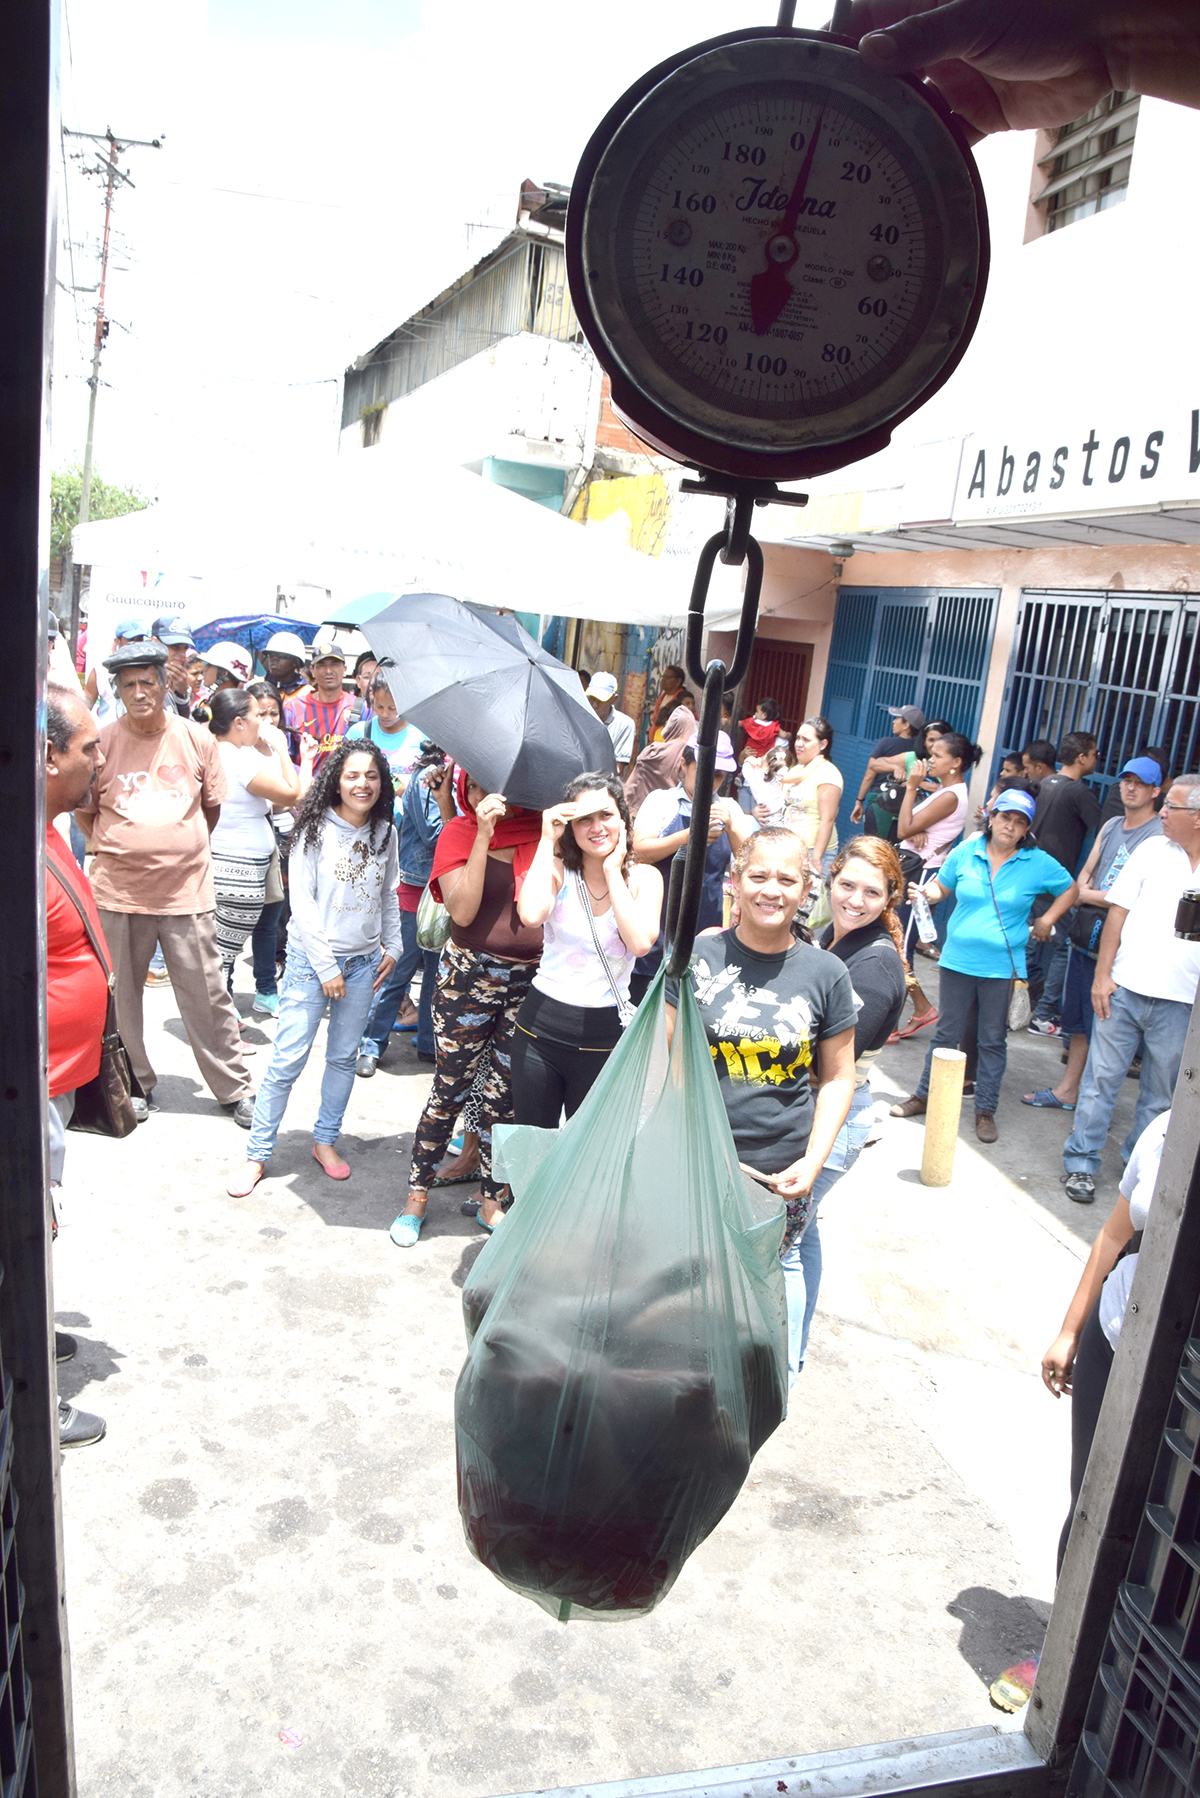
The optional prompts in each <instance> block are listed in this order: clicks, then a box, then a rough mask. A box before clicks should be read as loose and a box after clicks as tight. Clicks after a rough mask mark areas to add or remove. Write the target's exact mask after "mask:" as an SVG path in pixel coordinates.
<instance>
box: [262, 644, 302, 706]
mask: <svg viewBox="0 0 1200 1798" xmlns="http://www.w3.org/2000/svg"><path fill="white" fill-rule="evenodd" d="M262 659H263V667H264V668H265V669H266V671H267V679H268V680H269V681H271V682H272V683H273V684H274V685H275V686H276V687H277V688H278V690H279V695H280V697H281V698H282V699H302V698H303V697H304V695H305V694H306V693H311V692H312V688H311V687H310V686H309V684H308V681H307V680H306V679H305V677H304V664H305V663H306V662H307V660H308V649H307V648H306V646H305V643H304V640H303V638H302V637H298V636H297V635H296V633H295V631H276V632H275V635H274V636H273V637H271V638H269V639H268V642H267V647H266V648H265V649H264V650H263V657H262Z"/></svg>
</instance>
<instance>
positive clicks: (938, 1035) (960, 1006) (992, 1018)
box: [916, 967, 1012, 1113]
mask: <svg viewBox="0 0 1200 1798" xmlns="http://www.w3.org/2000/svg"><path fill="white" fill-rule="evenodd" d="M1011 985H1012V981H1011V980H1007V979H1006V980H992V979H985V978H984V977H983V976H982V975H979V974H956V973H955V971H954V969H953V968H945V967H944V968H942V969H941V971H940V973H939V975H938V1021H937V1029H936V1030H935V1031H934V1035H933V1041H932V1042H931V1043H930V1045H929V1053H928V1054H927V1055H926V1057H925V1066H924V1068H923V1070H922V1073H921V1078H920V1081H919V1082H918V1085H917V1090H916V1097H917V1098H919V1099H923V1098H925V1097H926V1095H927V1094H928V1092H929V1071H930V1069H931V1068H932V1066H933V1051H934V1050H935V1049H957V1048H958V1045H959V1044H960V1043H961V1041H962V1039H963V1033H964V1032H965V1030H966V1028H967V1020H968V1018H969V1017H970V1013H971V1006H972V1004H973V1003H974V1002H975V1000H976V999H978V1001H979V1025H978V1042H979V1050H978V1054H979V1065H978V1067H977V1068H976V1071H975V1110H976V1112H980V1111H990V1112H993V1113H994V1112H995V1110H996V1107H997V1106H998V1105H999V1103H1000V1082H1001V1081H1002V1080H1003V1079H1004V1070H1005V1068H1006V1067H1007V1066H1008V994H1009V988H1010V987H1011Z"/></svg>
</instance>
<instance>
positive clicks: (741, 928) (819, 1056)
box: [666, 827, 857, 1371]
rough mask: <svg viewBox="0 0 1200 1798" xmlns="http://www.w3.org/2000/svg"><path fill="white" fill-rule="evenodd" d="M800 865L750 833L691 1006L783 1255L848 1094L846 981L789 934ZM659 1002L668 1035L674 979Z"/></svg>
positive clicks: (776, 836) (831, 960)
mask: <svg viewBox="0 0 1200 1798" xmlns="http://www.w3.org/2000/svg"><path fill="white" fill-rule="evenodd" d="M806 867H807V855H806V851H805V847H804V844H803V843H802V842H801V841H800V838H799V837H798V836H796V835H795V834H794V833H793V832H792V831H790V830H784V829H782V828H778V827H768V828H767V829H765V830H760V831H758V832H757V833H756V834H755V835H754V836H752V837H751V838H750V840H749V842H748V843H747V844H746V845H745V847H744V848H743V849H742V850H741V851H740V853H739V855H738V857H737V860H736V862H735V863H734V900H735V903H736V904H737V905H738V907H739V909H740V914H741V915H740V918H739V921H738V923H737V924H736V925H734V926H733V927H732V928H730V929H729V930H723V931H721V932H720V933H719V934H717V935H713V936H701V937H698V938H697V940H696V955H695V973H694V979H695V992H696V999H697V1002H698V1004H699V1007H700V1015H701V1017H702V1018H703V1020H704V1028H705V1031H706V1033H707V1035H708V1041H709V1045H710V1047H711V1049H712V1054H713V1064H714V1066H715V1068H716V1073H717V1084H718V1085H719V1087H720V1089H721V1097H722V1098H723V1099H724V1101H725V1110H726V1113H727V1115H728V1118H729V1126H730V1129H731V1130H732V1132H733V1140H734V1144H735V1146H736V1148H737V1153H738V1159H739V1161H741V1162H742V1163H743V1165H744V1166H745V1167H746V1168H748V1169H752V1170H753V1171H754V1172H755V1173H756V1174H758V1175H760V1176H763V1177H764V1178H765V1181H766V1184H767V1185H769V1186H771V1187H773V1188H774V1190H775V1191H776V1192H778V1193H779V1194H780V1195H781V1196H782V1197H783V1198H784V1199H785V1200H786V1201H787V1212H788V1218H787V1227H786V1230H785V1232H784V1238H783V1252H784V1253H786V1251H787V1250H788V1249H789V1248H790V1246H791V1244H792V1243H793V1242H794V1241H795V1240H796V1238H797V1237H798V1236H799V1235H800V1233H801V1232H802V1230H803V1229H804V1225H805V1221H806V1219H807V1216H808V1207H809V1199H810V1195H811V1193H812V1188H813V1182H814V1181H815V1180H816V1178H817V1175H818V1174H819V1173H820V1171H821V1169H822V1167H823V1166H824V1164H825V1160H826V1157H827V1156H828V1154H829V1152H830V1150H831V1149H832V1148H833V1144H834V1140H835V1139H836V1137H837V1133H838V1131H839V1130H840V1129H841V1127H842V1124H843V1123H844V1121H845V1118H846V1114H847V1112H848V1111H849V1109H850V1102H851V1100H852V1098H853V1097H854V1026H855V1021H856V1018H857V1006H856V1004H855V998H854V989H853V987H852V985H851V982H850V975H849V974H848V973H847V971H846V968H845V967H844V965H843V964H842V962H840V961H839V960H838V958H837V957H836V956H833V955H826V954H825V953H824V952H823V951H822V950H820V949H817V948H815V947H814V946H813V945H812V944H811V943H803V942H797V941H796V939H795V938H794V937H793V935H792V919H793V918H794V917H795V915H796V911H797V908H798V907H799V905H800V903H801V901H802V900H803V898H804V895H805V893H806V891H807V890H808V877H807V873H806V871H805V870H806ZM666 997H667V1022H668V1028H669V1029H670V1028H671V1027H673V1025H674V1019H675V1012H674V1005H675V1002H676V1000H677V998H678V985H677V983H676V982H673V981H668V982H667V989H666ZM814 1061H815V1063H816V1072H817V1085H818V1091H817V1093H816V1097H815V1100H814V1096H813V1081H812V1078H811V1070H812V1067H813V1063H814ZM793 1371H794V1370H793Z"/></svg>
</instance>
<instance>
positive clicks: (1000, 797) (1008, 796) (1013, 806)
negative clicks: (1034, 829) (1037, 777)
mask: <svg viewBox="0 0 1200 1798" xmlns="http://www.w3.org/2000/svg"><path fill="white" fill-rule="evenodd" d="M992 810H993V812H1020V814H1021V816H1022V817H1023V818H1028V819H1029V822H1030V823H1031V824H1032V823H1033V814H1034V812H1035V811H1036V810H1037V804H1036V802H1035V800H1034V798H1033V795H1032V793H1022V791H1021V789H1020V787H1005V789H1004V791H1003V793H997V795H996V798H995V800H994V801H993V804H992Z"/></svg>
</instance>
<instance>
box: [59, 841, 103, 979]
mask: <svg viewBox="0 0 1200 1798" xmlns="http://www.w3.org/2000/svg"><path fill="white" fill-rule="evenodd" d="M46 871H47V873H49V874H53V876H54V878H55V880H57V882H58V884H59V886H60V887H61V888H62V890H63V892H64V893H65V894H66V895H67V898H68V899H69V900H70V901H71V904H72V905H73V906H74V907H75V910H76V911H77V912H78V913H79V916H80V920H81V922H82V924H83V928H84V929H85V930H86V931H87V940H88V942H89V943H90V944H91V945H92V950H93V953H94V954H95V957H96V960H97V961H98V962H99V963H100V966H101V967H102V968H103V969H104V978H105V979H106V980H107V981H108V984H109V987H110V988H111V986H112V978H113V974H112V969H111V968H110V967H109V965H108V957H107V956H106V955H105V954H104V951H103V950H102V949H101V947H100V940H99V938H98V937H97V935H96V932H95V931H94V930H93V929H92V920H91V919H90V918H89V917H88V915H87V911H86V909H85V907H84V905H83V902H82V900H81V899H80V897H79V894H78V893H77V892H76V891H75V889H74V887H73V886H72V885H71V883H70V881H69V880H68V879H67V877H66V875H65V874H63V872H62V870H61V869H60V868H56V867H55V865H54V860H53V857H51V856H49V855H48V856H47V857H46Z"/></svg>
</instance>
